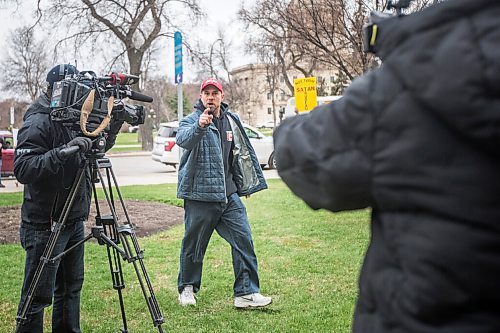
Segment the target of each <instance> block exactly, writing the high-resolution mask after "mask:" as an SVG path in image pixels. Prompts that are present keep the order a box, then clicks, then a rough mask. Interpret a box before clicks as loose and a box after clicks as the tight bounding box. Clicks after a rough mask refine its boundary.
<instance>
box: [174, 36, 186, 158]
mask: <svg viewBox="0 0 500 333" xmlns="http://www.w3.org/2000/svg"><path fill="white" fill-rule="evenodd" d="M174 52H175V83H176V84H177V120H178V121H179V124H180V122H181V120H182V117H183V116H184V115H183V110H184V105H183V98H182V74H183V72H182V34H181V33H180V32H179V31H176V32H175V33H174ZM181 157H182V149H179V161H180V160H181Z"/></svg>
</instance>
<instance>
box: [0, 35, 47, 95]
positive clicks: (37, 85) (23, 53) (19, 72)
mask: <svg viewBox="0 0 500 333" xmlns="http://www.w3.org/2000/svg"><path fill="white" fill-rule="evenodd" d="M48 58H49V57H48V54H47V52H46V51H45V46H44V45H43V43H42V42H38V41H36V40H35V37H34V32H33V29H29V28H27V27H22V28H17V29H16V30H14V31H13V32H12V33H11V35H10V39H9V41H8V46H7V57H6V59H5V60H4V61H2V63H1V65H0V66H1V68H2V72H3V73H4V76H3V80H2V89H3V90H5V91H9V92H11V93H14V94H15V95H17V97H18V98H20V99H21V100H26V99H28V100H29V101H34V100H35V98H36V97H37V96H38V95H39V94H40V92H41V90H42V88H43V84H44V81H45V74H46V71H47V70H48V66H49V65H48V64H49V62H48ZM26 97H28V98H26Z"/></svg>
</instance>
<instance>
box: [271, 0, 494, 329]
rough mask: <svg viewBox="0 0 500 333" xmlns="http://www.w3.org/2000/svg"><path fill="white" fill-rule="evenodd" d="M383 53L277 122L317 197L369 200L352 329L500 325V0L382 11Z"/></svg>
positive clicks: (289, 170) (290, 162) (295, 172)
mask: <svg viewBox="0 0 500 333" xmlns="http://www.w3.org/2000/svg"><path fill="white" fill-rule="evenodd" d="M379 33H380V34H379V36H378V39H377V44H379V45H380V52H379V55H380V56H381V57H382V59H383V65H382V66H381V67H380V68H379V69H377V70H374V71H372V72H371V73H368V74H366V75H364V76H363V77H361V78H359V79H357V80H355V81H354V82H353V83H352V85H351V86H350V87H349V88H348V89H347V91H346V93H345V94H344V97H343V98H341V99H340V100H339V101H337V102H333V103H332V104H328V105H325V106H321V107H319V108H317V109H315V110H314V111H312V112H311V113H310V114H308V115H306V116H297V117H294V118H293V119H290V120H286V121H285V122H284V123H283V124H281V125H280V126H279V127H278V129H277V131H276V133H275V137H274V139H275V141H274V142H275V151H276V158H277V165H278V171H279V174H280V176H281V177H282V178H283V179H284V181H285V182H286V183H287V184H288V185H289V186H290V188H291V189H292V190H293V191H294V192H295V193H296V194H297V195H299V196H300V197H301V198H303V199H304V200H305V201H306V202H307V203H308V204H309V205H310V206H311V207H313V208H316V209H319V208H326V209H329V210H332V211H340V210H349V209H360V208H364V207H372V223H371V242H370V245H369V248H368V250H367V253H366V257H365V261H364V264H363V268H362V271H361V276H360V282H359V288H360V290H359V300H358V303H357V306H356V311H355V319H354V326H353V330H354V332H370V333H371V332H374V333H377V332H401V333H408V332H418V333H422V332H449V333H460V332H469V333H482V332H500V149H499V147H500V2H499V1H498V0H475V1H470V0H453V1H452V0H450V1H446V2H443V3H440V4H438V5H435V6H432V7H430V8H428V9H427V10H424V11H422V12H419V13H416V14H414V15H410V16H407V17H402V18H397V17H394V18H391V19H389V20H387V21H386V22H382V23H381V24H380V25H379Z"/></svg>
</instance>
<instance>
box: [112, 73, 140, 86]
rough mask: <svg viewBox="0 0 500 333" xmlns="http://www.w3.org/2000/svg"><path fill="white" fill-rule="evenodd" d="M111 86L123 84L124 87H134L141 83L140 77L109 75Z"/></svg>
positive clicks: (120, 74) (121, 74)
mask: <svg viewBox="0 0 500 333" xmlns="http://www.w3.org/2000/svg"><path fill="white" fill-rule="evenodd" d="M109 78H110V80H109V81H110V83H111V84H117V83H119V84H122V85H127V86H129V85H132V84H135V83H137V82H139V77H138V76H136V75H130V74H123V73H115V72H113V73H111V74H109Z"/></svg>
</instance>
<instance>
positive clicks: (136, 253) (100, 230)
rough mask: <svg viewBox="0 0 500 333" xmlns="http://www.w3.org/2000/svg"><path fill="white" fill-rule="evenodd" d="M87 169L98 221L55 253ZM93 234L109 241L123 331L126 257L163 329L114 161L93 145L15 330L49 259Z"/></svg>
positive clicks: (153, 316) (124, 330) (54, 259)
mask: <svg viewBox="0 0 500 333" xmlns="http://www.w3.org/2000/svg"><path fill="white" fill-rule="evenodd" d="M101 169H104V170H105V171H106V179H107V182H106V181H105V179H104V176H103V173H102V172H101ZM87 170H89V171H90V174H91V178H92V192H93V197H94V202H95V207H96V217H95V220H96V225H95V226H93V227H92V229H91V230H92V231H91V233H90V234H89V235H87V236H86V237H85V238H84V239H83V240H81V241H80V242H78V243H76V244H75V245H73V246H72V247H70V248H68V249H67V250H65V251H64V252H62V253H60V254H58V255H57V256H54V257H52V254H53V251H54V248H55V246H56V244H57V240H58V238H59V235H60V233H61V231H62V230H63V228H64V226H65V224H66V220H67V218H68V216H69V213H70V212H71V208H72V206H73V203H74V199H75V196H76V194H77V191H78V189H79V188H80V184H81V183H82V181H83V180H84V179H85V174H86V171H87ZM98 182H100V183H101V184H102V190H103V192H104V195H105V198H106V203H107V206H108V208H109V211H110V214H109V215H102V214H101V207H100V206H99V202H98V196H97V190H96V185H95V184H96V183H98ZM113 188H114V189H115V190H116V193H117V194H118V198H119V202H120V206H121V210H122V211H123V213H124V216H125V218H126V222H125V223H124V224H120V223H119V222H118V215H117V211H116V207H115V201H114V192H113ZM91 238H95V239H97V241H98V244H99V245H106V250H107V255H108V261H109V268H110V271H111V278H112V281H113V288H114V289H115V290H116V291H117V293H118V301H119V304H120V311H121V317H122V322H123V327H122V328H121V329H120V331H121V332H122V333H128V327H127V318H126V314H125V305H124V300H123V293H122V290H123V289H124V288H125V283H124V279H123V271H122V261H126V262H128V263H131V264H132V266H133V267H134V270H135V273H136V276H137V280H138V282H139V285H140V287H141V290H142V293H143V296H144V299H145V301H146V305H147V307H148V310H149V313H150V314H151V319H152V321H153V325H154V327H156V328H158V331H159V332H160V333H163V329H162V327H161V325H162V324H163V323H164V319H163V316H162V314H161V311H160V307H159V305H158V302H157V301H156V296H155V294H154V291H153V287H152V285H151V281H150V279H149V276H148V273H147V271H146V267H145V265H144V261H143V259H144V253H143V251H142V250H141V248H140V246H139V243H138V241H137V237H136V235H135V231H134V228H133V226H132V224H131V222H130V218H129V215H128V212H127V208H126V207H125V203H124V201H123V198H122V195H121V192H120V189H119V187H118V183H117V181H116V177H115V174H114V172H113V168H112V166H111V162H110V161H109V159H108V158H105V157H104V153H100V152H99V150H96V149H93V150H92V151H91V152H90V154H88V155H85V159H84V164H83V165H82V166H81V167H80V168H79V169H78V171H77V174H76V176H75V180H74V181H73V183H72V185H71V188H70V191H69V195H68V197H67V199H66V201H65V203H64V206H63V209H62V211H61V214H60V218H59V221H57V222H56V223H54V224H53V226H52V230H51V234H50V237H49V240H48V242H47V245H46V247H45V250H44V253H43V254H42V256H41V258H40V262H39V264H38V266H37V269H36V271H35V274H34V276H33V279H32V281H31V284H30V286H29V289H28V292H27V296H26V299H25V302H24V304H23V307H22V309H21V311H20V313H19V315H18V316H17V318H16V320H17V327H16V332H19V329H20V328H21V326H22V323H23V322H24V321H25V320H26V319H27V314H28V311H29V310H30V309H31V305H32V303H33V297H34V294H35V292H36V290H37V288H38V285H39V282H40V278H41V276H42V273H43V272H44V270H45V268H46V265H47V264H49V263H56V262H58V261H59V260H61V259H62V258H63V257H64V256H65V255H66V254H67V253H68V252H70V251H72V250H73V249H75V248H76V247H78V246H81V245H83V243H84V242H86V241H88V240H89V239H91Z"/></svg>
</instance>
